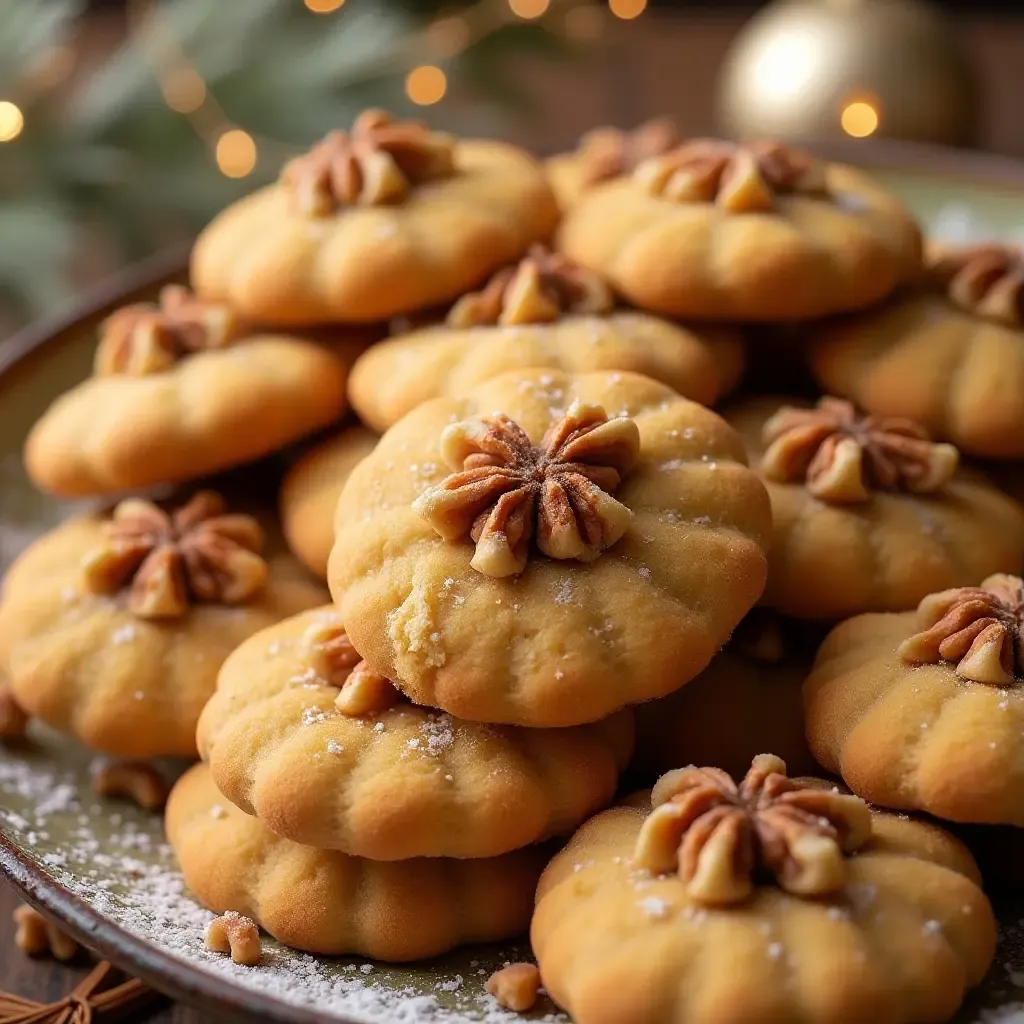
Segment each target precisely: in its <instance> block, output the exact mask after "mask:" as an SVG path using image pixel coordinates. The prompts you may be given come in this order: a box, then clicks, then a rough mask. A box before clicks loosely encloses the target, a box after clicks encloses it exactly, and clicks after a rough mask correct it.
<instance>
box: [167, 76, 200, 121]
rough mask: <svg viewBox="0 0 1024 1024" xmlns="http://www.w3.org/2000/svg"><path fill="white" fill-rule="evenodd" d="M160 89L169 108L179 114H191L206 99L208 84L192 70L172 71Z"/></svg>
mask: <svg viewBox="0 0 1024 1024" xmlns="http://www.w3.org/2000/svg"><path fill="white" fill-rule="evenodd" d="M160 87H161V89H162V91H163V94H164V101H165V102H166V104H167V106H169V107H170V108H171V110H176V111H177V112H178V113H179V114H191V113H192V112H193V111H194V110H198V109H199V108H200V107H201V106H202V105H203V101H204V100H205V99H206V83H205V82H204V81H203V80H202V79H201V78H200V77H199V75H198V74H197V73H196V72H195V71H193V70H192V69H191V68H177V69H176V70H174V71H171V72H170V73H169V74H168V75H167V77H166V78H165V79H164V81H163V82H162V83H161V86H160Z"/></svg>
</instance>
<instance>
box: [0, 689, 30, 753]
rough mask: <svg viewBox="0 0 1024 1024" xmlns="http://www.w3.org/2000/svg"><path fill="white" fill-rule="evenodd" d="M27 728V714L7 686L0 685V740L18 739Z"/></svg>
mask: <svg viewBox="0 0 1024 1024" xmlns="http://www.w3.org/2000/svg"><path fill="white" fill-rule="evenodd" d="M27 728H28V715H27V714H25V710H24V709H23V708H22V706H21V705H20V704H19V703H18V702H17V701H16V700H15V699H14V694H13V693H11V689H10V687H9V686H0V740H20V739H21V738H22V737H23V736H24V735H25V730H26V729H27Z"/></svg>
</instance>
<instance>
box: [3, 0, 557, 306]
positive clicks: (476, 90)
mask: <svg viewBox="0 0 1024 1024" xmlns="http://www.w3.org/2000/svg"><path fill="white" fill-rule="evenodd" d="M3 7H4V12H3V13H4V17H3V18H0V99H11V100H13V101H14V102H16V103H18V105H19V106H20V107H21V109H22V110H23V111H24V115H25V126H24V130H23V131H22V133H21V135H20V136H19V137H18V138H17V139H16V140H14V141H13V142H9V143H6V144H2V145H0V301H3V300H6V301H8V302H13V303H14V304H15V305H16V306H17V307H18V308H19V309H20V311H21V312H22V314H23V315H34V314H36V313H38V312H39V311H40V310H42V309H45V308H46V307H47V306H50V305H52V304H53V302H54V301H55V300H57V299H59V298H60V297H62V296H63V295H65V294H66V293H67V291H68V288H69V281H68V268H69V264H70V261H71V257H72V255H73V254H75V253H76V252H77V251H78V250H79V249H80V248H81V245H82V239H83V237H84V233H87V232H92V233H94V234H95V233H97V231H98V233H99V236H100V237H102V238H103V239H104V243H105V244H108V243H110V242H112V243H113V245H114V246H115V247H116V250H117V252H118V253H119V255H120V257H121V258H122V259H123V260H132V259H136V258H138V257H139V256H141V255H143V254H145V253H147V252H150V251H152V250H153V249H155V248H157V247H158V246H159V245H160V244H161V243H162V242H165V241H167V240H168V239H169V238H172V237H181V236H183V235H185V234H187V233H189V232H192V231H195V230H196V229H197V228H198V227H200V226H201V225H202V224H203V223H204V222H205V221H206V220H208V219H209V218H210V217H211V216H212V215H213V214H214V213H215V212H216V211H217V210H218V209H219V208H221V207H222V206H223V205H224V204H225V203H227V202H229V201H230V200H231V199H232V198H233V197H235V196H236V195H238V194H240V193H241V192H244V191H247V190H249V189H251V188H252V187H253V186H254V185H256V184H258V183H259V182H260V181H262V180H268V179H269V178H272V177H273V176H274V175H275V174H276V173H277V170H278V167H279V166H280V163H281V162H282V160H283V159H285V158H286V157H287V156H288V155H289V154H290V153H291V152H292V151H295V150H298V149H300V148H302V147H304V146H305V145H308V144H309V143H310V142H311V141H313V140H314V139H316V138H317V137H318V136H320V135H322V134H323V133H324V132H325V131H327V130H329V129H331V128H334V127H338V126H344V125H347V124H348V123H350V122H351V121H352V119H353V117H354V116H355V114H357V113H358V112H359V111H360V110H361V109H363V108H364V107H366V106H368V105H375V106H385V107H388V108H390V109H393V110H396V111H399V112H403V113H408V112H409V108H408V105H407V103H406V102H405V100H404V97H403V94H402V80H403V78H404V76H405V73H406V72H407V71H408V70H409V68H410V67H411V66H412V65H414V64H416V63H419V62H421V61H425V60H428V59H429V55H428V54H426V53H423V52H415V48H414V47H413V46H412V39H413V36H412V33H413V32H414V31H415V30H416V29H417V28H418V27H421V25H422V17H423V15H424V14H425V13H426V11H425V8H424V5H422V4H418V3H417V2H416V0H406V2H405V3H395V2H394V0H390V2H389V0H358V2H356V0H352V2H350V3H349V4H348V5H346V7H345V8H343V9H342V10H340V11H338V12H336V13H334V14H331V15H327V16H321V15H315V14H312V13H310V12H309V11H307V10H306V9H305V8H304V7H303V6H302V4H301V3H300V2H299V0H244V2H243V0H232V2H226V0H217V2H211V0H164V2H161V3H159V4H158V5H156V6H155V12H156V16H155V17H152V18H151V17H148V16H146V15H147V11H148V8H147V7H141V8H139V7H138V6H133V7H132V8H130V11H131V12H132V15H133V17H130V22H131V24H130V29H131V30H130V31H129V33H128V34H127V37H126V38H125V40H124V42H123V43H122V44H121V45H120V46H119V47H118V48H117V49H116V50H115V51H114V52H113V53H111V54H110V55H109V56H108V57H107V58H106V59H105V60H104V61H103V63H102V64H101V66H99V67H98V68H96V69H95V70H93V71H91V72H89V73H87V74H82V75H76V76H75V77H74V79H73V81H72V84H71V87H70V88H65V89H63V90H54V89H52V88H48V87H43V88H40V87H39V86H38V77H39V70H40V69H41V68H44V67H45V62H46V60H47V58H48V57H50V56H52V54H53V52H54V50H55V48H56V47H60V46H67V45H68V44H69V43H70V42H71V41H72V40H73V39H74V37H75V31H76V29H77V27H78V22H77V19H78V18H79V16H80V14H81V8H82V4H81V2H80V0H47V2H46V3H42V2H40V0H3ZM140 11H141V15H142V16H140ZM524 50H528V51H535V52H538V51H539V52H542V53H550V54H560V53H561V52H562V50H561V44H560V43H554V42H553V37H551V36H550V35H549V34H548V33H547V32H546V31H545V30H544V28H543V27H541V26H538V25H534V24H530V25H522V24H520V25H510V26H506V27H501V28H497V29H496V30H494V31H491V32H488V33H486V34H485V35H484V36H483V37H482V38H480V39H478V40H477V41H476V42H474V44H473V45H471V46H470V47H469V48H468V49H467V50H466V51H464V52H463V53H462V54H460V55H459V56H458V57H457V58H453V59H451V60H448V61H444V62H443V65H444V67H445V70H446V72H447V73H448V75H449V79H450V80H451V82H452V83H453V86H454V85H459V84H462V85H465V86H468V88H466V89H464V90H462V91H463V92H464V93H468V94H469V95H471V96H473V97H474V102H473V103H472V104H469V105H466V104H463V103H460V104H459V105H458V107H457V109H458V110H459V111H460V114H461V115H462V116H464V117H465V118H467V119H468V120H469V121H470V122H471V123H475V124H479V123H480V122H481V120H484V119H485V118H486V120H487V123H488V124H489V126H490V128H491V130H492V131H494V132H499V131H500V130H501V126H500V119H501V117H502V115H503V113H504V112H507V111H509V110H514V109H517V108H521V102H520V101H521V99H522V90H521V89H520V88H519V87H518V86H517V83H516V80H515V77H514V75H513V73H512V72H511V71H510V69H509V67H508V61H507V59H506V58H507V57H508V56H509V55H510V54H514V53H518V52H522V51H524ZM182 59H184V60H186V61H187V62H188V66H191V67H192V68H194V69H195V70H196V71H197V72H198V73H199V75H200V76H201V77H202V79H203V81H204V82H205V84H206V87H207V89H208V95H209V96H210V97H211V100H212V102H208V103H207V104H206V105H204V107H203V108H202V109H201V110H200V111H199V112H198V113H197V114H196V115H195V116H194V122H195V124H196V125H198V126H199V127H200V129H202V130H204V131H205V134H206V135H207V136H208V137H206V138H203V137H201V136H200V134H198V133H197V130H196V127H194V125H193V121H190V119H189V118H187V117H185V116H183V115H182V114H179V113H176V112H175V111H174V110H172V109H171V108H170V107H169V106H168V105H167V103H166V102H165V101H164V98H163V93H162V91H161V85H160V82H159V80H158V78H157V75H156V71H157V70H160V71H162V72H163V73H164V74H166V72H167V71H168V69H173V68H175V67H181V66H183V65H182V64H181V61H182ZM445 113H446V110H445V108H444V107H441V108H438V110H437V115H436V116H434V115H433V112H432V119H434V120H436V121H438V122H439V123H443V122H444V121H445V117H444V114H445ZM231 124H235V125H238V126H241V127H243V128H245V130H246V131H248V132H249V133H251V134H252V135H253V136H254V137H255V138H256V139H257V142H258V152H259V157H260V158H259V161H258V163H257V166H256V169H255V171H254V172H253V174H252V175H250V176H248V177H246V178H245V179H243V180H241V181H238V180H232V179H229V178H226V177H224V176H223V175H222V174H221V173H220V172H219V171H218V169H217V167H216V164H215V162H214V160H213V158H212V154H211V149H210V142H211V138H210V137H209V136H210V134H211V133H213V134H215V133H216V131H217V130H218V129H219V128H223V127H227V126H229V125H231ZM444 126H445V127H453V128H458V127H459V126H458V125H449V124H445V125H444Z"/></svg>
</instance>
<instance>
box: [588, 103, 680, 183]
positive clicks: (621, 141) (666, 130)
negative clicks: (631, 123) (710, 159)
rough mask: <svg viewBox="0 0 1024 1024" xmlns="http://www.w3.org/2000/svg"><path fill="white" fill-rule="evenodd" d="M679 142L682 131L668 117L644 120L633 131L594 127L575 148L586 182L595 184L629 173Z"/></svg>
mask: <svg viewBox="0 0 1024 1024" xmlns="http://www.w3.org/2000/svg"><path fill="white" fill-rule="evenodd" d="M678 142H679V132H678V131H677V129H676V126H675V125H674V124H673V123H672V122H671V121H669V120H668V119H666V118H656V119H652V120H650V121H645V122H644V123H643V124H641V125H638V126H637V127H636V128H634V129H633V130H632V131H622V130H621V129H620V128H595V129H594V130H593V131H589V132H587V133H586V134H585V135H584V136H583V137H582V138H581V139H580V144H579V146H578V147H577V149H576V153H577V156H578V159H579V163H580V170H581V172H582V181H583V185H584V186H585V187H586V186H589V185H596V184H597V183H598V182H600V181H607V180H608V179H609V178H618V177H619V176H620V175H623V174H629V172H630V171H632V170H634V169H635V168H636V167H637V166H638V165H639V164H641V163H643V162H644V161H645V160H647V159H649V158H650V157H653V156H660V155H661V154H662V153H667V152H668V151H669V150H670V149H672V147H673V146H675V145H676V144H677V143H678Z"/></svg>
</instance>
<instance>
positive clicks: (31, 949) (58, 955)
mask: <svg viewBox="0 0 1024 1024" xmlns="http://www.w3.org/2000/svg"><path fill="white" fill-rule="evenodd" d="M11 916H12V917H13V918H14V923H15V924H16V925H17V926H18V927H17V931H15V933H14V945H15V946H16V947H17V948H18V949H20V950H21V951H22V952H23V953H27V954H28V955H29V956H43V955H45V954H47V953H48V954H49V955H50V956H52V957H53V958H54V960H59V961H60V962H61V963H67V961H68V960H73V959H74V957H75V954H76V953H77V952H78V950H79V945H78V943H77V942H75V940H74V939H73V938H71V936H70V935H66V934H65V933H64V932H62V931H61V930H60V929H59V928H58V927H57V926H56V925H53V924H50V922H49V921H47V920H46V918H45V917H43V915H42V914H40V913H39V911H38V910H36V909H35V908H34V907H30V906H29V905H28V904H27V903H26V904H22V905H21V906H20V907H18V908H16V909H15V911H14V913H13V914H12V915H11Z"/></svg>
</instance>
